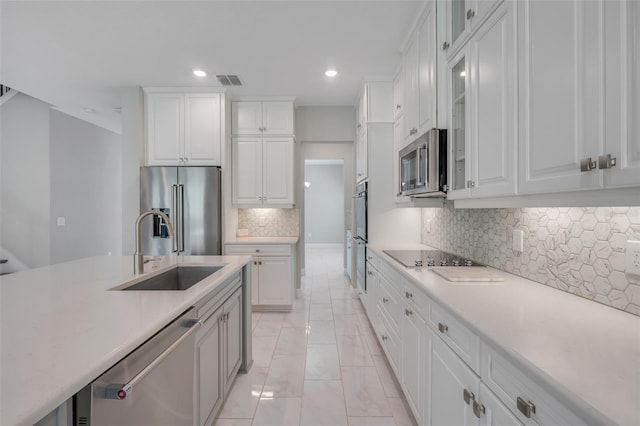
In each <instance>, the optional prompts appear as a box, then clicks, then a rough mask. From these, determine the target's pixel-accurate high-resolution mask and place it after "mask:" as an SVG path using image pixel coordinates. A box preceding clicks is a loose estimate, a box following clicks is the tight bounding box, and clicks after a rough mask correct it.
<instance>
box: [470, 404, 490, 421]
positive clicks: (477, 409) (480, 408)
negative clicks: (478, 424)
mask: <svg viewBox="0 0 640 426" xmlns="http://www.w3.org/2000/svg"><path fill="white" fill-rule="evenodd" d="M486 411H487V410H486V409H485V408H484V405H482V404H479V403H478V402H477V401H473V414H475V415H476V417H477V418H480V415H482V414H484V413H485V412H486Z"/></svg>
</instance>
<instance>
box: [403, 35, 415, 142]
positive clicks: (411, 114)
mask: <svg viewBox="0 0 640 426" xmlns="http://www.w3.org/2000/svg"><path fill="white" fill-rule="evenodd" d="M402 64H403V68H404V137H405V141H406V143H409V142H411V141H413V140H414V139H415V138H416V136H418V90H419V82H418V44H417V43H416V38H415V37H413V38H412V40H411V42H410V43H409V45H408V46H407V50H406V51H405V52H404V56H403V59H402Z"/></svg>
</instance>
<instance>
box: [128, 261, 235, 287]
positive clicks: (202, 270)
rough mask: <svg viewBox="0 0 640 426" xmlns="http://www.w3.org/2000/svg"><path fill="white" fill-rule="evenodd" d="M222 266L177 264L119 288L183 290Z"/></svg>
mask: <svg viewBox="0 0 640 426" xmlns="http://www.w3.org/2000/svg"><path fill="white" fill-rule="evenodd" d="M222 268H223V266H178V267H176V268H173V269H170V270H168V271H166V272H163V273H162V274H160V275H156V276H154V277H151V278H147V279H146V280H144V281H140V282H139V283H136V284H133V285H131V286H129V287H125V288H121V289H120V290H134V291H146V290H160V291H163V290H164V291H166V290H173V291H183V290H186V289H188V288H191V287H193V286H194V285H196V284H198V283H199V282H200V281H202V280H203V279H205V278H207V277H208V276H209V275H211V274H213V273H215V272H217V271H219V270H220V269H222Z"/></svg>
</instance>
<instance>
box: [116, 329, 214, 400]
mask: <svg viewBox="0 0 640 426" xmlns="http://www.w3.org/2000/svg"><path fill="white" fill-rule="evenodd" d="M201 326H202V321H201V320H195V321H193V324H192V325H191V327H189V330H188V331H187V332H186V333H184V334H183V335H182V336H180V337H179V338H178V340H176V341H175V342H173V343H172V344H171V346H169V347H168V348H167V349H165V350H164V351H163V352H162V353H161V354H160V355H158V356H157V357H156V358H155V359H154V360H153V361H151V362H150V363H149V364H148V365H147V366H146V367H145V368H143V369H142V371H140V372H139V373H138V374H136V375H135V376H134V377H133V379H131V380H129V382H128V383H125V384H124V385H123V384H111V385H109V386H107V387H106V389H105V395H104V396H105V398H107V399H118V400H123V399H125V398H126V397H127V396H129V395H131V393H132V392H133V387H134V386H135V385H137V384H138V383H139V382H140V381H141V380H142V379H144V378H145V377H146V376H147V375H148V374H149V373H150V372H151V371H152V370H153V369H154V368H156V367H157V366H158V365H159V364H160V363H161V362H162V361H163V360H164V359H165V358H166V357H168V356H169V355H171V353H172V352H173V351H174V350H176V349H177V348H178V346H180V345H181V344H182V342H184V341H185V340H187V339H188V338H189V337H190V336H191V335H192V334H193V333H195V332H196V331H198V329H199V328H200V327H201Z"/></svg>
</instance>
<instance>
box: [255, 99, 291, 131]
mask: <svg viewBox="0 0 640 426" xmlns="http://www.w3.org/2000/svg"><path fill="white" fill-rule="evenodd" d="M262 134H263V135H293V102H263V103H262Z"/></svg>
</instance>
